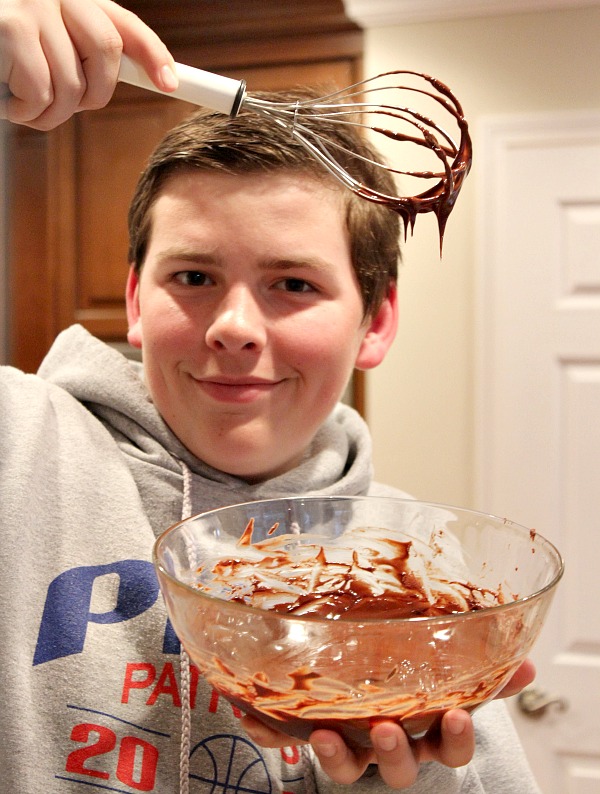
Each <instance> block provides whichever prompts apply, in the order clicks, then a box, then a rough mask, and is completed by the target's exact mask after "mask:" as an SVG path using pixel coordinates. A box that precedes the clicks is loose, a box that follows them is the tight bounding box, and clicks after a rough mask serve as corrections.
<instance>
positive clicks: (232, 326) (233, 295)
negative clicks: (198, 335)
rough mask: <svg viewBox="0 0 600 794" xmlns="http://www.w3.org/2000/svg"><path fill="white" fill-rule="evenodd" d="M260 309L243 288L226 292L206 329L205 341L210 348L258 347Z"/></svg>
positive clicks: (262, 327)
mask: <svg viewBox="0 0 600 794" xmlns="http://www.w3.org/2000/svg"><path fill="white" fill-rule="evenodd" d="M265 341H266V331H265V324H264V319H263V316H262V312H261V310H260V308H259V306H258V305H257V302H256V300H255V298H254V296H253V295H252V294H251V293H250V292H249V290H246V289H242V288H240V289H237V290H235V291H233V292H230V293H229V294H228V295H227V297H226V298H225V299H224V300H223V301H222V302H221V303H220V304H219V306H218V307H217V310H216V311H215V314H214V317H213V319H212V322H211V323H210V325H209V327H208V329H207V331H206V344H207V345H208V346H209V347H211V348H213V349H214V350H229V351H230V352H237V351H239V350H251V351H255V352H256V351H259V350H262V348H263V347H264V345H265Z"/></svg>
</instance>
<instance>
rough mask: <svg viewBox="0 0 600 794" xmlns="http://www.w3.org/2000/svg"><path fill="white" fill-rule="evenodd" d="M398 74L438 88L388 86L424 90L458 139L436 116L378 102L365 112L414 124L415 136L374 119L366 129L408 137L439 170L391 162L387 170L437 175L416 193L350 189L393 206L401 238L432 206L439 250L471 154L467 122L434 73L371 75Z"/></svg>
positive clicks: (405, 140)
mask: <svg viewBox="0 0 600 794" xmlns="http://www.w3.org/2000/svg"><path fill="white" fill-rule="evenodd" d="M402 74H406V75H413V76H415V77H420V78H423V79H424V80H426V81H427V82H428V83H429V84H430V85H431V86H432V87H433V88H434V89H435V90H436V91H437V92H438V93H437V94H436V93H433V92H431V91H427V90H425V89H421V88H415V87H412V86H405V85H396V86H393V87H392V88H394V89H397V90H399V91H413V92H415V93H418V94H422V95H424V96H428V97H430V98H431V99H432V100H434V101H435V102H437V103H438V104H440V105H441V106H442V107H443V108H444V110H446V111H447V112H448V113H449V114H450V115H451V116H452V118H453V119H454V120H455V122H456V124H457V125H458V128H459V131H460V141H459V143H458V145H456V144H454V142H453V141H452V139H451V138H450V137H449V136H448V135H447V133H446V132H445V131H444V130H443V129H442V128H441V127H440V126H439V125H438V124H437V123H436V122H434V121H433V120H432V119H429V118H427V117H426V116H424V115H422V114H420V113H418V112H416V111H414V110H411V109H410V108H396V107H392V106H388V105H382V106H381V107H380V108H379V109H377V110H374V111H371V113H375V114H377V115H382V116H386V117H388V118H389V119H401V120H403V121H405V122H407V123H408V124H410V125H413V126H415V127H416V128H417V129H418V130H419V131H420V133H421V137H420V136H416V135H414V136H413V135H408V134H404V133H400V132H394V131H392V130H390V129H386V128H384V127H381V126H377V125H368V126H369V127H370V129H371V130H372V131H373V132H377V133H379V134H381V135H384V136H386V137H387V138H391V139H392V140H395V141H399V142H403V143H413V144H416V145H418V146H423V147H425V148H427V149H429V150H431V151H432V152H433V153H434V154H435V156H436V157H438V159H439V160H440V161H441V163H442V166H443V171H442V172H440V173H435V172H432V171H400V170H397V169H394V168H391V169H390V170H391V171H393V172H394V173H397V174H403V175H407V176H414V177H417V178H420V179H438V182H437V184H435V185H433V186H432V187H430V188H429V189H428V190H426V191H424V192H423V193H419V194H418V195H416V196H386V195H382V194H380V193H378V192H377V191H373V190H370V189H369V188H368V187H367V186H366V185H361V186H360V187H359V188H357V189H356V193H357V194H358V195H359V196H361V197H363V198H366V199H368V200H369V201H375V202H377V203H380V204H384V205H385V206H387V207H389V208H390V209H392V210H394V211H395V212H397V213H398V214H399V215H400V216H401V218H402V221H403V223H404V233H405V238H406V236H407V234H408V230H409V229H410V231H411V233H412V232H413V230H414V225H415V221H416V218H417V215H419V214H421V213H425V212H433V213H434V214H435V215H436V217H437V221H438V228H439V234H440V254H441V251H442V245H443V240H444V232H445V229H446V223H447V221H448V217H449V215H450V213H451V212H452V210H453V209H454V205H455V204H456V199H457V198H458V194H459V193H460V190H461V188H462V186H463V182H464V180H465V177H466V176H467V174H468V173H469V170H470V168H471V162H472V159H473V147H472V142H471V137H470V135H469V127H468V124H467V121H466V120H465V117H464V115H463V110H462V107H461V104H460V102H459V101H458V99H457V98H456V97H455V96H454V94H453V93H452V91H451V90H450V89H449V88H448V86H446V85H445V84H444V83H442V82H441V81H440V80H438V79H436V78H435V77H431V76H430V75H427V74H421V73H419V72H414V71H410V70H397V71H392V72H384V73H383V74H380V75H378V77H376V78H373V79H374V80H377V79H380V78H387V77H395V76H396V75H402ZM366 82H370V81H366ZM440 139H443V141H444V143H441V142H440Z"/></svg>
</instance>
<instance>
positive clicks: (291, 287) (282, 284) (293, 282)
mask: <svg viewBox="0 0 600 794" xmlns="http://www.w3.org/2000/svg"><path fill="white" fill-rule="evenodd" d="M276 286H277V288H278V289H282V290H285V291H286V292H314V291H315V288H314V287H313V286H312V284H309V283H308V281H304V279H303V278H284V279H282V280H281V281H278V282H277V284H276Z"/></svg>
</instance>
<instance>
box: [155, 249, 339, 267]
mask: <svg viewBox="0 0 600 794" xmlns="http://www.w3.org/2000/svg"><path fill="white" fill-rule="evenodd" d="M157 259H158V261H159V263H163V262H168V261H170V260H173V259H177V260H180V261H183V262H190V263H192V264H198V265H213V266H214V265H217V266H218V265H219V264H221V258H220V257H219V256H218V255H217V254H214V253H210V252H204V251H198V250H196V249H194V248H186V247H179V246H172V247H170V248H166V249H165V250H164V251H161V252H160V253H159V254H158V255H157ZM259 267H261V268H262V269H263V270H268V269H271V268H276V269H278V270H293V269H295V268H299V267H300V268H307V269H309V270H314V271H325V270H331V268H332V265H331V263H330V262H328V261H327V260H326V259H322V258H321V257H319V256H307V257H298V258H297V259H294V258H293V257H281V258H278V257H273V258H270V259H265V260H264V261H262V262H261V263H260V264H259Z"/></svg>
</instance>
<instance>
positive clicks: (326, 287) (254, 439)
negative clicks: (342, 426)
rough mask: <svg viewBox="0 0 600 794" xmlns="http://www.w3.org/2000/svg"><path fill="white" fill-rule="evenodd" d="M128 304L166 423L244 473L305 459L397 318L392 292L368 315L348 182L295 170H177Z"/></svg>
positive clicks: (252, 477) (379, 353)
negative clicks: (346, 199) (343, 185)
mask: <svg viewBox="0 0 600 794" xmlns="http://www.w3.org/2000/svg"><path fill="white" fill-rule="evenodd" d="M127 308H128V319H129V337H128V338H129V341H130V342H131V344H133V345H135V346H136V347H141V348H142V350H143V356H144V366H145V373H146V380H147V383H148V387H149V389H150V392H151V394H152V397H153V399H154V402H155V404H156V407H157V409H158V411H159V412H160V413H161V415H162V416H163V418H164V420H165V421H166V422H167V424H168V425H169V426H170V428H171V429H172V431H173V432H174V433H175V434H176V435H177V436H178V438H179V439H180V440H181V441H182V442H183V444H185V446H186V447H187V448H188V449H189V450H190V451H191V452H193V453H194V454H195V455H196V456H197V457H199V458H201V459H202V460H203V461H205V462H206V463H208V464H210V465H211V466H213V467H215V468H217V469H220V470H222V471H225V472H228V473H230V474H234V475H237V476H239V477H241V478H243V479H246V480H248V481H260V480H264V479H267V478H269V477H272V476H275V475H277V474H281V473H283V472H285V471H288V470H289V469H291V468H293V467H294V466H295V465H297V464H298V463H299V461H300V460H301V459H302V457H303V455H304V453H305V451H306V449H307V447H308V446H309V444H310V442H311V440H312V438H313V437H314V435H315V433H316V431H317V430H318V428H319V426H320V425H321V424H322V423H323V421H324V420H325V419H326V417H327V416H328V414H329V413H330V412H331V410H332V409H333V407H334V405H335V403H336V402H337V401H338V399H339V398H340V396H341V394H342V393H343V391H344V388H345V387H346V384H347V381H348V379H349V377H350V375H351V373H352V370H353V368H354V367H355V366H358V367H360V368H364V369H366V368H369V367H373V366H376V365H377V364H378V363H379V362H380V361H381V360H382V358H383V356H384V355H385V352H386V351H387V349H388V347H389V345H390V344H391V341H392V339H393V335H394V333H395V327H396V305H395V296H394V294H392V296H391V297H390V298H389V299H388V300H386V301H385V303H384V305H383V306H382V308H381V310H380V311H379V312H378V315H377V317H375V318H371V319H369V320H368V321H366V322H365V321H364V319H363V306H362V301H361V296H360V291H359V287H358V283H357V281H356V277H355V274H354V271H353V269H352V264H351V259H350V249H349V239H348V234H347V231H346V228H345V222H344V210H343V204H342V201H341V197H340V193H339V191H338V190H336V189H333V188H331V187H328V186H326V185H323V184H321V183H319V182H318V181H316V180H314V179H312V178H310V177H309V176H304V175H298V174H293V173H285V172H284V173H278V174H259V175H257V174H251V175H244V176H231V175H228V174H216V173H212V172H210V173H199V172H185V173H182V174H178V175H177V176H174V177H171V178H170V180H169V181H168V182H167V184H166V185H165V186H164V187H163V189H162V191H161V194H160V195H159V196H158V198H157V199H156V202H155V204H154V207H153V209H152V231H151V235H150V240H149V245H148V249H147V254H146V259H145V261H144V265H143V269H142V273H141V276H140V277H139V278H138V277H137V276H136V275H135V273H134V272H133V271H131V272H130V276H129V281H128V286H127Z"/></svg>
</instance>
